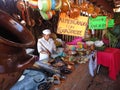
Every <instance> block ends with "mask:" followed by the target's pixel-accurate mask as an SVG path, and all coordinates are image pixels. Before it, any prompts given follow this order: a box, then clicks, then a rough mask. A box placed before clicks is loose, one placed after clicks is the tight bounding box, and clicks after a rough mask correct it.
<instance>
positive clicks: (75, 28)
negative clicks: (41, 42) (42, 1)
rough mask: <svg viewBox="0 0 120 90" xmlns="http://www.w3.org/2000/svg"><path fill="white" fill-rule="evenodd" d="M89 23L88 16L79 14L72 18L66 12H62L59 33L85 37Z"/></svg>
mask: <svg viewBox="0 0 120 90" xmlns="http://www.w3.org/2000/svg"><path fill="white" fill-rule="evenodd" d="M87 25H88V17H84V16H79V17H78V18H75V19H72V18H69V17H68V16H67V15H65V14H60V17H59V22H58V27H57V33H58V34H65V35H71V36H80V37H84V34H85V30H86V28H87Z"/></svg>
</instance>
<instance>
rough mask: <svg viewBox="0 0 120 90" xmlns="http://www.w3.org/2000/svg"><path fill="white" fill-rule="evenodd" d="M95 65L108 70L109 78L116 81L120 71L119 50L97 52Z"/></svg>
mask: <svg viewBox="0 0 120 90" xmlns="http://www.w3.org/2000/svg"><path fill="white" fill-rule="evenodd" d="M97 64H98V65H103V66H106V67H108V68H109V77H110V78H111V79H113V80H116V77H117V75H118V74H119V71H120V49H117V48H106V49H105V50H104V51H98V52H97Z"/></svg>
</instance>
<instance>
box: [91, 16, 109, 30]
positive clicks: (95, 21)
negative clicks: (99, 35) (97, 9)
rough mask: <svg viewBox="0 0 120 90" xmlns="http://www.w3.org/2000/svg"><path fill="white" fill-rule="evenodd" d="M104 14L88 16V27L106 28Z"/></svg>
mask: <svg viewBox="0 0 120 90" xmlns="http://www.w3.org/2000/svg"><path fill="white" fill-rule="evenodd" d="M106 19H107V17H106V16H97V17H96V18H92V17H90V18H89V29H96V30H101V29H105V28H106Z"/></svg>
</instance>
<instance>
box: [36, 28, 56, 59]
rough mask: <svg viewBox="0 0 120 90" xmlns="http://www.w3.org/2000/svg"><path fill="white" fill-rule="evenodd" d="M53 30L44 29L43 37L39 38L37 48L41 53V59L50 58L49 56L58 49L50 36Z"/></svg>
mask: <svg viewBox="0 0 120 90" xmlns="http://www.w3.org/2000/svg"><path fill="white" fill-rule="evenodd" d="M50 34H51V31H50V30H49V29H45V30H43V37H42V38H40V39H38V42H37V50H38V53H39V60H45V59H46V60H48V59H49V56H51V54H53V52H54V51H56V46H55V44H54V41H53V39H52V38H50Z"/></svg>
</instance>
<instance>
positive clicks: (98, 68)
mask: <svg viewBox="0 0 120 90" xmlns="http://www.w3.org/2000/svg"><path fill="white" fill-rule="evenodd" d="M100 66H101V65H98V67H97V74H98V73H99V70H100Z"/></svg>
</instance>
